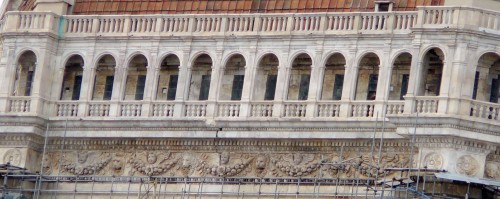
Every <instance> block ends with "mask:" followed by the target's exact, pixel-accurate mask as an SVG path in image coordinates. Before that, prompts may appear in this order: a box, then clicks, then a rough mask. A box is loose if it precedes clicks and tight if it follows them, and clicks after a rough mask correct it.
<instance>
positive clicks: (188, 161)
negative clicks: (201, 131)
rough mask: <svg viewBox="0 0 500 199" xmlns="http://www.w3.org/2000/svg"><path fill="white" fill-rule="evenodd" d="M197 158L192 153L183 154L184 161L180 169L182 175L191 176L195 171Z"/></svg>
mask: <svg viewBox="0 0 500 199" xmlns="http://www.w3.org/2000/svg"><path fill="white" fill-rule="evenodd" d="M194 159H195V158H194V157H193V154H192V153H184V154H182V163H181V164H180V165H179V167H178V170H179V171H180V173H181V174H182V175H185V176H189V175H191V174H192V173H193V170H194V169H193V168H194V167H195V164H196V163H195V160H194Z"/></svg>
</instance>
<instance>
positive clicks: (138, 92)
mask: <svg viewBox="0 0 500 199" xmlns="http://www.w3.org/2000/svg"><path fill="white" fill-rule="evenodd" d="M144 87H146V75H139V76H138V77H137V85H136V86H135V100H142V99H144Z"/></svg>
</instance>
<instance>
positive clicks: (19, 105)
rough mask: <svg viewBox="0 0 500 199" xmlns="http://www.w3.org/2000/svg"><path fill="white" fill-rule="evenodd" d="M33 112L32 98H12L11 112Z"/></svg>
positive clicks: (10, 100)
mask: <svg viewBox="0 0 500 199" xmlns="http://www.w3.org/2000/svg"><path fill="white" fill-rule="evenodd" d="M30 111H31V98H30V97H11V98H10V99H9V112H11V113H29V112H30Z"/></svg>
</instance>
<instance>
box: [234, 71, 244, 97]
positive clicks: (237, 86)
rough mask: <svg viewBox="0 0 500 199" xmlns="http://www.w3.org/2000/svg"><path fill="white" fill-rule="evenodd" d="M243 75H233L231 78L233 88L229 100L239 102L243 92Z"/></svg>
mask: <svg viewBox="0 0 500 199" xmlns="http://www.w3.org/2000/svg"><path fill="white" fill-rule="evenodd" d="M244 79H245V75H235V76H234V78H233V88H232V90H231V100H241V93H242V92H243V81H244Z"/></svg>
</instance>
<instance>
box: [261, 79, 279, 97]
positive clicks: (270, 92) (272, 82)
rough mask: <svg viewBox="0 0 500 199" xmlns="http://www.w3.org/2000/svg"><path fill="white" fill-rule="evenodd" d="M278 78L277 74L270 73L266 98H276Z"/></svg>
mask: <svg viewBox="0 0 500 199" xmlns="http://www.w3.org/2000/svg"><path fill="white" fill-rule="evenodd" d="M277 80H278V76H277V75H268V76H267V81H266V94H265V95H264V100H274V94H275V93H276V81H277Z"/></svg>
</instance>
